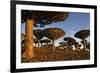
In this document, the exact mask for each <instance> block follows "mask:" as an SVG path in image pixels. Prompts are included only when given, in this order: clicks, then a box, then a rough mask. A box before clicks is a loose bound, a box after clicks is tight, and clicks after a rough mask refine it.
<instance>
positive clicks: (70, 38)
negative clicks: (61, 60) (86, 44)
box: [64, 37, 76, 45]
mask: <svg viewBox="0 0 100 73" xmlns="http://www.w3.org/2000/svg"><path fill="white" fill-rule="evenodd" d="M64 41H66V42H67V43H68V44H69V45H73V44H75V43H76V40H75V39H74V38H72V37H65V38H64Z"/></svg>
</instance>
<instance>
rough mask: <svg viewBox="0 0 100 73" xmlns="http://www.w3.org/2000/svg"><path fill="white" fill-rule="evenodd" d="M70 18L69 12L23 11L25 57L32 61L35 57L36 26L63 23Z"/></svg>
mask: <svg viewBox="0 0 100 73" xmlns="http://www.w3.org/2000/svg"><path fill="white" fill-rule="evenodd" d="M67 18H68V13H67V12H46V11H45V12H42V11H32V10H22V11H21V22H22V23H24V22H25V24H26V29H25V35H26V39H25V40H26V42H25V43H26V45H25V52H24V54H23V57H24V58H26V59H27V60H30V59H32V58H34V57H35V53H34V46H33V43H34V40H33V29H34V27H35V26H36V24H40V25H47V24H51V23H53V22H59V21H63V20H65V19H67Z"/></svg>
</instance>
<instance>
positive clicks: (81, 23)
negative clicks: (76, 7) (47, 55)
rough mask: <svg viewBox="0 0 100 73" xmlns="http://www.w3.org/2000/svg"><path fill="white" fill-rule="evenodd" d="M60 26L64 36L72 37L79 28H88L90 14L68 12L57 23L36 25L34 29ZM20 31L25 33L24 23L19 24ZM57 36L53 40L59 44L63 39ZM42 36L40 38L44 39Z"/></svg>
mask: <svg viewBox="0 0 100 73" xmlns="http://www.w3.org/2000/svg"><path fill="white" fill-rule="evenodd" d="M55 27H57V28H61V29H63V30H64V31H65V32H66V34H65V36H64V37H73V38H75V37H74V34H75V33H76V32H78V31H80V30H85V29H90V14H89V13H82V12H81V13H79V12H69V17H68V18H67V19H66V20H64V21H60V22H57V23H52V24H50V25H46V26H45V27H36V28H35V29H45V28H55ZM21 31H22V33H25V23H23V24H22V25H21ZM64 37H62V38H59V39H58V40H56V41H55V45H56V46H57V45H59V42H61V41H63V38H64ZM44 38H45V37H44ZM44 38H42V39H44ZM75 39H76V41H81V40H80V39H78V38H75ZM88 41H89V38H88Z"/></svg>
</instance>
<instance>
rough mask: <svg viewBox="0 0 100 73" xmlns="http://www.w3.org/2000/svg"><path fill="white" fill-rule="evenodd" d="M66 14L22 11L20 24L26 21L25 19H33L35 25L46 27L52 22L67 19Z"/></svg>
mask: <svg viewBox="0 0 100 73" xmlns="http://www.w3.org/2000/svg"><path fill="white" fill-rule="evenodd" d="M68 14H69V13H68V12H50V11H32V10H22V11H21V15H22V17H21V19H22V22H24V21H26V19H27V18H29V19H35V23H36V24H41V25H47V24H51V23H53V22H59V21H63V20H65V19H66V18H68Z"/></svg>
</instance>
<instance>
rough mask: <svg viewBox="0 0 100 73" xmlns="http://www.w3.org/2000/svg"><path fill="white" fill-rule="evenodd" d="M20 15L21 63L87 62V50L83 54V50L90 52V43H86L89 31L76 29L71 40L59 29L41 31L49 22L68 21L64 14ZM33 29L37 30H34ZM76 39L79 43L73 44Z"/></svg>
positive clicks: (30, 11) (35, 13)
mask: <svg viewBox="0 0 100 73" xmlns="http://www.w3.org/2000/svg"><path fill="white" fill-rule="evenodd" d="M21 15H22V16H21V19H22V20H21V22H22V23H25V34H23V33H21V50H22V51H21V57H22V58H21V61H22V62H44V61H65V60H85V59H90V51H86V49H89V50H90V42H88V41H87V38H88V37H89V36H90V31H89V30H80V31H78V32H76V33H75V34H74V37H67V36H65V34H66V32H65V31H64V30H63V29H61V28H57V27H53V28H45V29H44V28H43V29H41V27H45V26H46V25H49V24H51V23H56V22H60V21H64V20H65V19H67V18H68V15H69V13H68V12H47V11H32V10H22V12H21ZM37 24H39V25H40V26H38V25H37ZM34 27H40V28H39V29H34ZM44 37H46V39H45V38H44ZM60 38H62V39H63V41H60V42H59V45H56V44H55V41H57V40H58V39H60ZM76 38H79V39H81V41H77V40H76ZM37 44H38V47H37ZM81 47H83V48H81ZM74 48H75V49H74ZM52 49H53V50H52ZM73 49H74V50H73ZM82 49H84V50H82Z"/></svg>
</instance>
